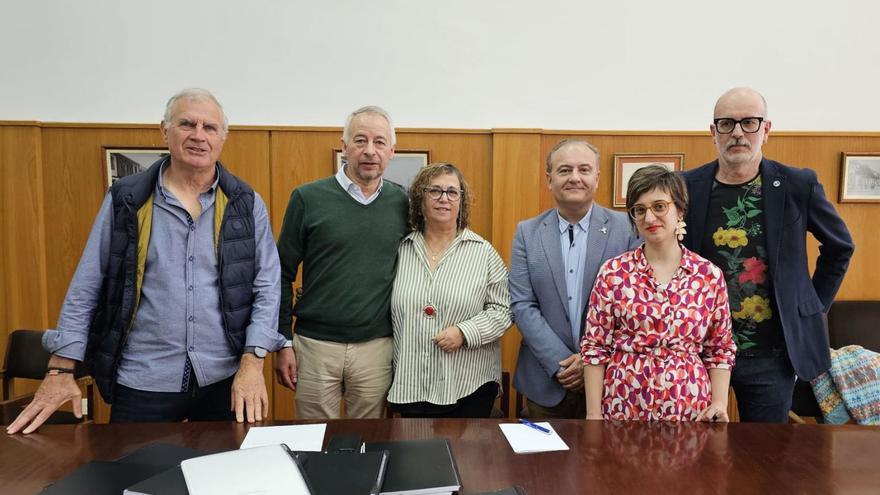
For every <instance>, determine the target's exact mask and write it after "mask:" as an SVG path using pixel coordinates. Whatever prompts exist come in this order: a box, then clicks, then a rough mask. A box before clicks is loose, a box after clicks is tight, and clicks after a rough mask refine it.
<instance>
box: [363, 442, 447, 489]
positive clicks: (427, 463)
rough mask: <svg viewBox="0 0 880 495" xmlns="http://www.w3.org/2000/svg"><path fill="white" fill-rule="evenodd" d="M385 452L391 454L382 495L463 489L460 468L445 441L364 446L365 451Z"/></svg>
mask: <svg viewBox="0 0 880 495" xmlns="http://www.w3.org/2000/svg"><path fill="white" fill-rule="evenodd" d="M382 450H387V451H388V452H390V454H391V458H390V459H389V460H388V472H387V473H385V482H384V483H383V484H382V493H383V494H390V493H394V494H413V495H415V494H422V493H424V494H427V493H436V492H455V491H458V490H459V489H461V477H460V476H459V474H458V466H457V465H456V464H455V457H453V455H452V447H451V446H450V445H449V440H447V439H445V438H432V439H428V440H401V441H395V442H370V443H365V444H364V451H365V452H377V451H382Z"/></svg>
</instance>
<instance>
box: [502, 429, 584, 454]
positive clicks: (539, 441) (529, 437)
mask: <svg viewBox="0 0 880 495" xmlns="http://www.w3.org/2000/svg"><path fill="white" fill-rule="evenodd" d="M535 424H537V425H539V426H543V427H544V428H547V429H548V430H550V433H549V434H547V433H544V432H543V431H538V430H536V429H534V428H532V427H530V426H526V425H524V424H520V423H501V424H500V425H498V426H500V427H501V433H504V436H505V437H506V438H507V442H508V443H509V444H510V448H512V449H513V451H514V452H516V453H517V454H528V453H531V452H550V451H553V450H568V445H566V444H565V442H563V441H562V438H560V437H559V435H558V434H556V430H554V429H553V427H552V426H550V423H547V422H543V423H535Z"/></svg>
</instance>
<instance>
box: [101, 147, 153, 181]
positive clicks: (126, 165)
mask: <svg viewBox="0 0 880 495" xmlns="http://www.w3.org/2000/svg"><path fill="white" fill-rule="evenodd" d="M167 155H168V149H167V148H121V147H108V146H105V147H104V170H105V173H104V177H105V180H104V183H105V185H106V186H107V188H108V189H109V188H110V186H112V185H113V183H114V182H116V181H117V180H118V179H120V178H122V177H125V176H127V175H132V174H136V173H138V172H143V171H144V170H146V169H148V168H150V165H152V164H153V163H155V162H156V160H158V159H160V158H162V157H164V156H167Z"/></svg>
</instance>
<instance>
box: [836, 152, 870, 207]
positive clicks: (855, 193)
mask: <svg viewBox="0 0 880 495" xmlns="http://www.w3.org/2000/svg"><path fill="white" fill-rule="evenodd" d="M840 202H841V203H880V152H877V153H847V152H845V151H844V152H843V153H841V159H840Z"/></svg>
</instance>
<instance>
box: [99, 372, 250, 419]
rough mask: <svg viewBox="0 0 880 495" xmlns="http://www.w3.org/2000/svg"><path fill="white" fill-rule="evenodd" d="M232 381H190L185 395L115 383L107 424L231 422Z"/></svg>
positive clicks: (233, 417) (232, 415)
mask: <svg viewBox="0 0 880 495" xmlns="http://www.w3.org/2000/svg"><path fill="white" fill-rule="evenodd" d="M234 378H235V376H234V375H233V376H230V377H229V378H227V379H225V380H222V381H219V382H217V383H214V384H211V385H208V386H207V387H199V386H198V385H197V384H196V383H195V379H194V378H193V379H192V381H191V383H190V386H189V389H188V390H189V391H187V392H145V391H143V390H135V389H133V388H128V387H125V386H123V385H119V384H117V385H116V399H115V400H114V401H113V407H112V408H111V409H110V422H111V423H162V422H179V421H183V420H184V419H188V420H190V421H232V420H234V419H235V413H234V412H233V411H231V410H230V408H231V407H232V380H233V379H234Z"/></svg>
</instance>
